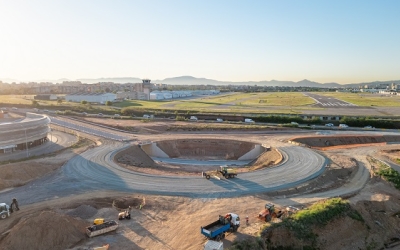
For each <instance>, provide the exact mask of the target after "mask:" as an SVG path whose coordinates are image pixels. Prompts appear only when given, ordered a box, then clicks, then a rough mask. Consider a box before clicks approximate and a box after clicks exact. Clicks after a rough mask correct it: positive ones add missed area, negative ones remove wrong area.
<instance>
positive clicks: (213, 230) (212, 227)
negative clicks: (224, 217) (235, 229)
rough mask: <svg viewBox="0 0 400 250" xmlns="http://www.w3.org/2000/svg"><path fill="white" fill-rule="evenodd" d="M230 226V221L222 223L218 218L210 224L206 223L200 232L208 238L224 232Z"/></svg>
mask: <svg viewBox="0 0 400 250" xmlns="http://www.w3.org/2000/svg"><path fill="white" fill-rule="evenodd" d="M230 227H231V225H230V223H229V222H228V223H226V224H224V223H222V222H221V221H220V220H217V221H214V222H213V223H211V224H208V225H207V226H205V227H202V228H201V233H202V234H203V235H205V236H206V237H208V238H214V237H215V236H217V235H219V234H220V233H224V232H226V231H228V230H229V228H230Z"/></svg>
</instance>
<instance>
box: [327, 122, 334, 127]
mask: <svg viewBox="0 0 400 250" xmlns="http://www.w3.org/2000/svg"><path fill="white" fill-rule="evenodd" d="M325 126H326V127H333V126H335V125H333V123H327V124H325Z"/></svg>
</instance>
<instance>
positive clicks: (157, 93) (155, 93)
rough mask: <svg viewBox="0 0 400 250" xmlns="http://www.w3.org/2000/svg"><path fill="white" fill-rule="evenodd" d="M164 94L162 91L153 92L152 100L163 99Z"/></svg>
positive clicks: (151, 94)
mask: <svg viewBox="0 0 400 250" xmlns="http://www.w3.org/2000/svg"><path fill="white" fill-rule="evenodd" d="M163 99H164V94H163V93H160V92H151V93H150V100H163Z"/></svg>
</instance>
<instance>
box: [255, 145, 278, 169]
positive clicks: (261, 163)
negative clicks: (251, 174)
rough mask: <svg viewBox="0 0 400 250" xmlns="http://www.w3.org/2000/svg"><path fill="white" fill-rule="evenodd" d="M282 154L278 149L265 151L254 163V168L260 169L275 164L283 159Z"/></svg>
mask: <svg viewBox="0 0 400 250" xmlns="http://www.w3.org/2000/svg"><path fill="white" fill-rule="evenodd" d="M282 159H283V158H282V154H281V153H279V151H278V150H276V149H271V150H269V151H266V152H264V153H263V154H262V155H260V157H258V159H257V161H256V162H255V163H254V164H253V165H252V169H254V170H255V169H260V168H264V167H270V166H275V165H276V164H278V163H280V162H281V161H282Z"/></svg>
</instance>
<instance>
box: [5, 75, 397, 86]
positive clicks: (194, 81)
mask: <svg viewBox="0 0 400 250" xmlns="http://www.w3.org/2000/svg"><path fill="white" fill-rule="evenodd" d="M0 81H2V82H8V83H11V82H20V81H18V80H15V79H9V78H0ZM63 81H70V80H69V79H65V78H62V79H58V80H39V81H37V82H52V83H62V82H63ZM76 81H81V82H82V83H88V84H93V83H98V82H114V83H137V82H141V81H142V79H141V78H138V77H110V78H81V79H76ZM152 82H153V83H163V84H168V85H257V86H286V87H318V88H340V87H349V88H352V87H359V86H364V85H369V86H376V85H379V84H391V83H395V84H400V80H393V81H374V82H362V83H349V84H339V83H335V82H330V83H319V82H314V81H310V80H307V79H304V80H301V81H298V82H294V81H278V80H270V81H247V82H230V81H218V80H213V79H207V78H196V77H193V76H179V77H171V78H165V79H164V80H152Z"/></svg>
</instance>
